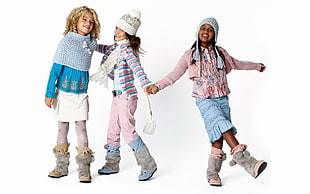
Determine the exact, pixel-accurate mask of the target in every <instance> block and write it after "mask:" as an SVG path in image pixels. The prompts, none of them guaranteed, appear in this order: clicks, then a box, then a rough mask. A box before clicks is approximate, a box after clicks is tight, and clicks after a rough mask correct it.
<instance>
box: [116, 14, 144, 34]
mask: <svg viewBox="0 0 310 194" xmlns="http://www.w3.org/2000/svg"><path fill="white" fill-rule="evenodd" d="M140 17H141V13H140V11H138V10H135V9H134V10H131V11H130V12H129V13H128V14H125V15H123V16H122V17H121V18H120V19H119V20H118V21H117V22H116V26H117V27H119V28H120V29H122V30H123V31H125V32H126V33H128V34H129V35H132V36H135V35H136V33H137V31H138V28H139V26H140V25H141V21H140Z"/></svg>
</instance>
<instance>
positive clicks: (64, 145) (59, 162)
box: [48, 121, 70, 178]
mask: <svg viewBox="0 0 310 194" xmlns="http://www.w3.org/2000/svg"><path fill="white" fill-rule="evenodd" d="M68 131H69V123H68V122H60V121H59V122H58V134H57V145H56V146H55V147H54V149H53V152H54V154H55V157H56V167H55V168H54V170H52V171H51V172H50V173H49V174H48V176H49V177H53V178H60V177H63V176H66V175H67V174H68V167H69V163H70V162H69V158H70V153H69V152H68V148H69V144H68V139H67V136H68Z"/></svg>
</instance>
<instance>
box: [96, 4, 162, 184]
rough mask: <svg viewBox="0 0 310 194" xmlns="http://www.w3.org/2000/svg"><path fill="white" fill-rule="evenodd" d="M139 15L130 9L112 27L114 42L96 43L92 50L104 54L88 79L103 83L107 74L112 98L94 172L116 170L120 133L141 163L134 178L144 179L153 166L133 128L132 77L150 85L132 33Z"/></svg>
mask: <svg viewBox="0 0 310 194" xmlns="http://www.w3.org/2000/svg"><path fill="white" fill-rule="evenodd" d="M140 16H141V15H140V12H139V11H138V10H132V11H130V12H129V13H128V14H125V15H123V16H122V17H121V18H120V19H119V20H118V21H117V23H116V28H115V30H114V40H115V44H113V45H110V46H107V45H101V44H98V45H97V47H96V51H98V52H100V53H103V54H104V55H103V57H102V62H101V66H100V68H99V70H98V72H97V73H95V74H94V75H92V76H91V77H90V79H91V80H93V81H97V82H99V83H105V85H107V84H106V82H107V78H108V77H109V78H111V79H112V80H113V91H112V95H113V101H112V107H111V113H110V122H109V127H108V131H107V144H106V145H105V149H106V150H107V153H106V157H105V158H106V163H105V165H104V166H103V167H102V168H101V169H99V170H98V173H99V174H101V175H109V174H114V173H118V172H119V162H120V159H121V157H120V134H121V133H122V136H123V139H124V140H125V142H126V143H127V144H128V145H129V146H130V147H131V148H132V150H133V152H134V155H135V157H136V160H137V164H138V165H140V166H141V172H140V175H139V177H138V179H139V181H145V180H148V179H150V178H151V177H152V176H153V174H154V173H155V171H156V170H157V165H156V163H155V160H154V158H153V157H152V156H151V154H150V152H149V150H148V148H147V146H146V145H145V143H144V142H143V141H142V139H141V137H140V136H139V135H138V133H137V131H136V130H135V118H134V114H135V111H136V108H137V101H138V97H137V90H136V87H135V85H134V76H136V77H137V78H138V80H139V81H140V83H141V86H142V88H145V87H146V86H147V85H150V84H151V81H150V80H149V79H148V78H147V76H146V74H145V72H144V70H143V68H142V67H141V64H140V62H139V53H140V52H141V51H140V42H141V40H140V38H139V37H137V36H136V33H137V30H138V28H139V26H140V24H141V21H140Z"/></svg>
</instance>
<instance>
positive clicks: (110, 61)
mask: <svg viewBox="0 0 310 194" xmlns="http://www.w3.org/2000/svg"><path fill="white" fill-rule="evenodd" d="M124 43H128V40H127V39H125V40H121V41H118V42H116V44H117V47H116V48H115V49H114V51H112V53H111V54H110V55H109V57H108V58H107V60H106V61H105V62H104V63H103V64H101V65H100V67H99V69H98V71H97V72H96V73H94V74H93V75H91V76H90V77H89V79H90V80H91V81H94V82H99V83H98V84H99V85H102V84H104V87H105V88H108V77H107V75H108V74H109V73H110V72H111V71H112V70H113V68H114V66H115V65H116V64H117V62H118V61H117V60H118V56H119V53H120V50H121V45H122V44H124Z"/></svg>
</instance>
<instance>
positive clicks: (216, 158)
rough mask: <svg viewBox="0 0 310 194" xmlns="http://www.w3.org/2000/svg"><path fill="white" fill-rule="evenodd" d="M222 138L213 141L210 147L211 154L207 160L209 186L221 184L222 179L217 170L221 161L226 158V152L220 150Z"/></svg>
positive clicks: (219, 168) (220, 165)
mask: <svg viewBox="0 0 310 194" xmlns="http://www.w3.org/2000/svg"><path fill="white" fill-rule="evenodd" d="M222 147H223V138H220V139H219V140H218V141H216V142H214V143H213V144H212V147H211V154H210V156H209V160H208V169H207V179H208V182H209V183H210V185H211V186H222V181H221V178H220V176H219V172H220V170H221V167H222V163H223V161H224V160H225V159H226V154H225V153H224V152H223V150H222Z"/></svg>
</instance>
